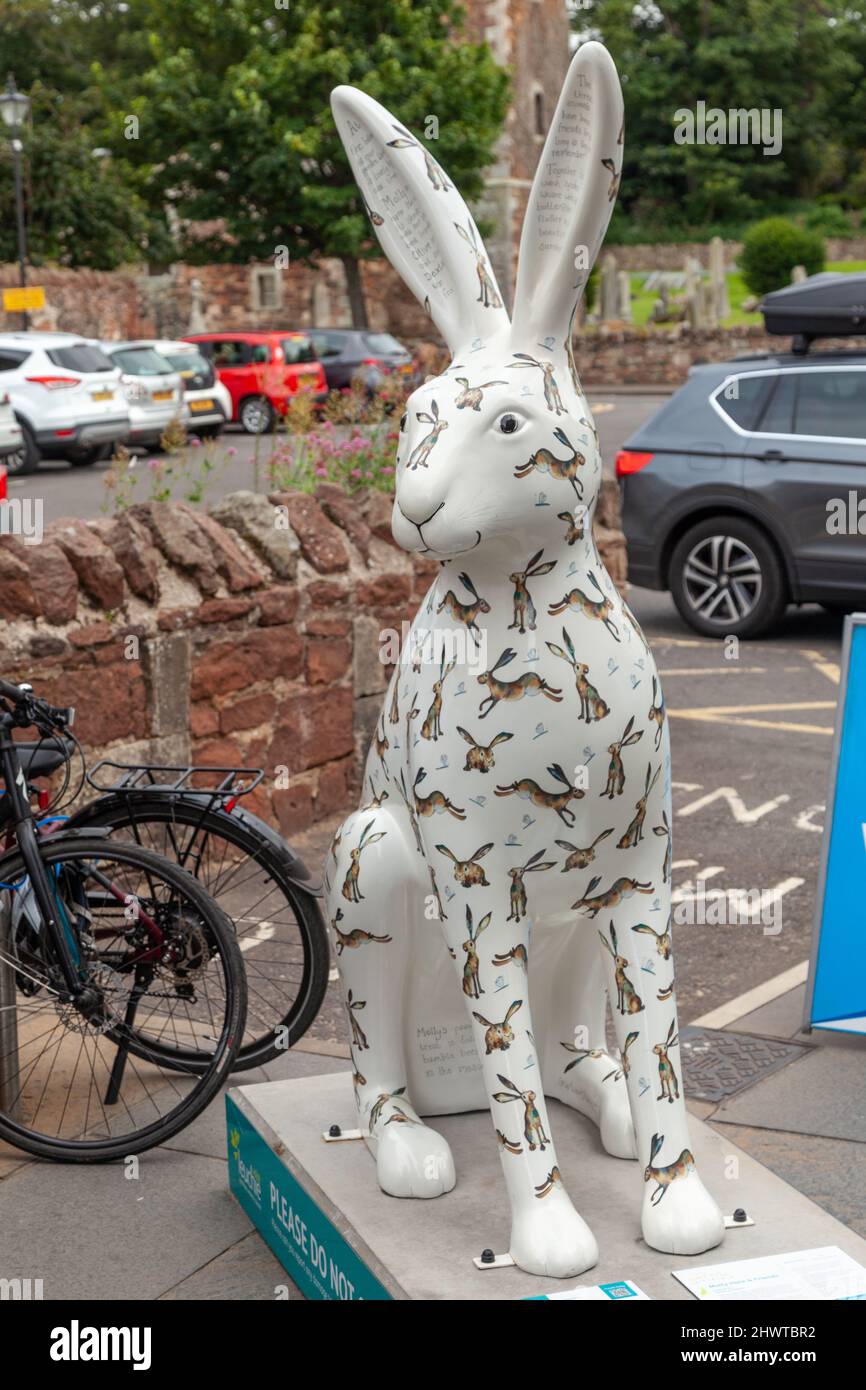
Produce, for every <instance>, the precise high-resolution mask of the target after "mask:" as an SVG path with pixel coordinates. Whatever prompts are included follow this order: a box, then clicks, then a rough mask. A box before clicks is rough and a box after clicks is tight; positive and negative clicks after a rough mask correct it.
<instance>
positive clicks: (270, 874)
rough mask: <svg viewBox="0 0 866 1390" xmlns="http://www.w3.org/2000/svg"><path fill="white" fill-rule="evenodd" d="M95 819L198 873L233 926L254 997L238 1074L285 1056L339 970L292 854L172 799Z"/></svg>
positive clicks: (98, 804)
mask: <svg viewBox="0 0 866 1390" xmlns="http://www.w3.org/2000/svg"><path fill="white" fill-rule="evenodd" d="M87 815H88V817H89V818H90V819H92V822H93V824H94V825H98V826H99V830H100V833H106V834H118V835H122V836H123V837H124V839H135V840H136V841H137V842H138V843H139V844H141V845H143V846H144V847H145V848H148V849H151V850H154V851H155V852H156V853H158V854H161V855H165V857H166V858H168V859H173V860H175V861H176V862H177V863H178V864H180V865H181V866H182V867H183V868H185V869H187V870H188V871H189V872H190V873H193V874H194V875H195V877H196V878H197V879H198V881H199V883H200V884H201V885H202V887H203V888H204V889H205V890H206V891H207V893H208V894H209V896H210V897H211V898H213V900H214V902H216V903H217V904H218V906H219V907H220V908H221V909H222V911H223V912H225V914H226V916H227V917H229V918H230V919H231V920H232V921H233V922H234V925H235V931H236V932H237V936H238V942H239V944H240V949H241V952H242V955H243V960H244V966H245V969H246V973H247V996H248V1004H247V1024H246V1029H245V1031H244V1037H243V1041H242V1043H241V1047H240V1050H239V1052H238V1056H237V1059H236V1061H235V1070H236V1071H242V1070H245V1069H247V1068H249V1067H258V1066H262V1065H263V1064H264V1063H265V1062H270V1061H272V1060H273V1059H274V1058H275V1057H280V1056H283V1055H285V1051H286V1049H287V1048H289V1047H292V1046H293V1045H294V1044H295V1043H296V1042H297V1041H298V1040H299V1039H300V1038H302V1037H303V1036H304V1034H305V1033H306V1031H307V1029H308V1028H309V1027H310V1025H311V1023H312V1022H313V1020H314V1019H315V1017H316V1015H317V1014H318V1012H319V1009H320V1008H321V1007H322V1000H323V999H324V997H325V990H326V989H327V986H328V972H329V970H330V951H329V946H328V938H327V933H326V931H325V926H324V922H323V921H322V914H321V911H320V909H319V904H318V902H317V900H316V898H315V897H313V895H312V894H311V893H307V892H304V890H303V888H301V887H299V886H298V884H297V883H295V882H294V881H293V880H292V878H291V877H290V876H289V873H290V864H291V861H290V859H289V855H288V853H287V851H286V850H283V851H282V852H281V851H280V848H279V846H277V845H274V844H272V843H270V842H269V841H268V840H266V839H264V838H263V837H262V836H261V835H260V834H258V833H257V832H256V830H255V828H254V827H252V826H249V825H245V824H244V822H243V820H242V819H240V818H239V817H238V816H232V815H231V814H229V813H228V812H225V811H220V810H208V809H206V807H204V806H202V805H195V804H194V803H192V802H190V801H184V800H183V799H182V798H174V799H173V798H172V797H170V796H168V795H166V794H164V793H162V794H158V795H155V796H148V795H147V794H146V793H141V794H138V793H136V794H134V795H132V794H127V795H124V796H118V797H116V798H115V797H111V796H109V797H106V798H105V799H103V800H99V801H95V802H93V803H92V804H91V805H90V806H89V807H88V810H87ZM80 823H81V818H80V817H79V818H77V819H76V824H80ZM181 1055H182V1056H183V1057H184V1060H185V1061H187V1062H191V1063H194V1060H195V1059H194V1058H192V1057H190V1056H188V1055H187V1054H181Z"/></svg>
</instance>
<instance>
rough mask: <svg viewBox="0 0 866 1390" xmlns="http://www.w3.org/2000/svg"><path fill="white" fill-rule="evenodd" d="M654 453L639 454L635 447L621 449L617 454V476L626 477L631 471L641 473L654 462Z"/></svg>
mask: <svg viewBox="0 0 866 1390" xmlns="http://www.w3.org/2000/svg"><path fill="white" fill-rule="evenodd" d="M652 458H653V456H652V454H639V453H636V452H635V450H634V449H620V451H619V453H618V454H617V456H616V476H617V477H618V478H625V477H626V475H627V474H629V473H639V472H640V470H641V469H642V468H646V466H647V464H648V463H652Z"/></svg>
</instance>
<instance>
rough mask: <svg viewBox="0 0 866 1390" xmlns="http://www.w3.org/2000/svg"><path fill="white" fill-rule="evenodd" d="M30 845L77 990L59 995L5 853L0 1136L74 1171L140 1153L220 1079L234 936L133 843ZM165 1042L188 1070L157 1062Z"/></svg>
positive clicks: (189, 1113)
mask: <svg viewBox="0 0 866 1390" xmlns="http://www.w3.org/2000/svg"><path fill="white" fill-rule="evenodd" d="M39 851H40V856H41V859H42V862H43V864H44V865H45V867H46V871H47V874H48V876H49V881H50V883H51V887H52V891H53V894H54V902H55V905H56V908H57V920H58V922H59V923H60V926H61V929H62V930H63V931H64V933H65V936H66V940H67V944H68V946H69V949H70V951H71V953H72V955H73V958H74V959H75V961H76V963H77V966H78V969H79V971H80V974H81V979H82V983H83V984H84V985H85V986H86V995H85V996H82V999H81V1000H78V1001H76V1002H74V1003H73V1002H72V1001H71V1000H70V997H69V991H68V990H67V989H66V988H65V983H64V979H63V976H62V973H61V971H60V967H59V963H58V961H57V957H56V951H55V949H54V946H53V943H52V941H51V939H50V937H49V936H48V933H47V932H46V930H45V928H44V923H43V920H42V917H41V914H40V912H39V909H38V907H37V906H36V901H35V896H34V893H33V889H32V884H31V880H30V878H29V876H28V873H27V869H26V866H25V864H24V861H23V858H22V856H21V854H20V853H15V854H12V855H8V856H6V858H5V859H4V860H3V861H2V870H0V880H2V886H3V889H4V890H5V891H4V893H3V894H2V898H3V899H5V902H4V903H3V906H4V907H5V911H3V913H2V914H0V1139H5V1140H8V1141H9V1143H11V1144H14V1145H16V1146H17V1147H18V1148H22V1149H26V1150H27V1151H28V1152H29V1153H34V1154H38V1155H40V1157H43V1158H53V1159H66V1160H71V1161H73V1162H80V1163H93V1162H100V1161H105V1160H107V1159H112V1158H122V1157H126V1156H127V1155H129V1154H135V1153H140V1152H142V1151H143V1150H144V1149H149V1148H152V1147H153V1146H154V1145H156V1144H161V1143H164V1142H165V1140H167V1139H169V1138H171V1137H172V1135H175V1134H177V1133H178V1131H179V1130H181V1129H183V1128H184V1127H185V1126H186V1125H188V1124H189V1123H190V1121H191V1120H193V1119H195V1117H196V1116H197V1115H198V1114H199V1113H200V1112H201V1111H202V1110H203V1109H204V1108H205V1106H206V1105H207V1104H208V1103H209V1101H210V1100H212V1099H213V1097H214V1095H215V1094H216V1092H217V1091H218V1089H219V1087H220V1085H221V1084H222V1082H223V1081H224V1080H225V1079H226V1078H227V1076H228V1074H229V1071H230V1070H231V1066H232V1062H233V1059H234V1056H235V1054H236V1051H237V1047H238V1044H239V1042H240V1038H241V1035H242V1032H243V1027H244V1019H245V1013H246V982H245V978H244V970H243V964H242V961H241V957H240V951H239V949H238V944H237V940H236V938H235V935H234V932H233V931H232V929H231V924H230V923H229V922H228V921H227V920H226V918H225V916H224V915H223V914H222V913H221V912H220V911H219V909H218V908H217V907H216V906H215V905H214V904H213V903H212V902H211V901H210V899H209V898H208V896H207V894H206V893H205V892H204V890H203V889H202V887H201V885H200V884H199V883H196V881H195V879H194V878H193V877H192V876H191V875H190V874H188V873H185V872H184V870H182V869H180V868H179V867H178V866H177V865H176V864H174V863H170V862H168V861H167V860H164V859H160V857H159V856H158V855H156V854H153V853H151V852H150V851H148V850H145V849H143V848H142V847H141V846H140V845H135V844H124V843H122V842H120V841H114V840H109V839H106V838H104V837H99V836H95V835H94V836H93V837H89V836H88V837H85V836H76V837H74V838H73V837H72V836H69V837H67V838H64V837H63V836H59V837H58V838H57V839H56V840H45V841H43V842H42V843H41V844H40V847H39ZM139 914H141V915H139ZM166 1037H170V1038H171V1039H172V1040H173V1042H174V1044H175V1046H176V1047H178V1048H188V1049H189V1050H191V1051H192V1052H193V1053H194V1055H195V1057H196V1059H197V1064H196V1066H194V1067H183V1066H182V1065H180V1064H179V1063H178V1061H177V1059H176V1058H175V1059H174V1061H173V1063H172V1065H171V1066H167V1065H166V1061H165V1056H164V1051H165V1039H166Z"/></svg>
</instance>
